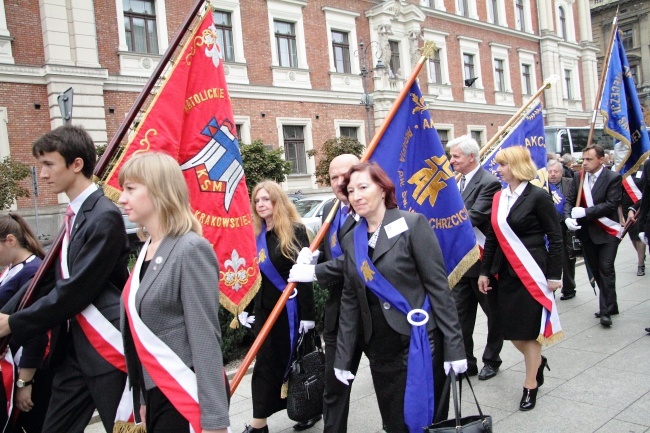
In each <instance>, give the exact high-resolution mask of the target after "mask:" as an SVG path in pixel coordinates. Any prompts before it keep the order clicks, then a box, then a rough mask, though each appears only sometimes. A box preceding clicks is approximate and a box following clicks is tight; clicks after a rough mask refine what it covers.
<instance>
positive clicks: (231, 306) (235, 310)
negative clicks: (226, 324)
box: [219, 272, 262, 329]
mask: <svg viewBox="0 0 650 433" xmlns="http://www.w3.org/2000/svg"><path fill="white" fill-rule="evenodd" d="M261 285H262V274H261V273H259V272H258V274H257V279H256V280H255V283H253V285H252V286H251V289H250V290H249V291H248V293H246V296H244V298H243V299H242V300H241V301H240V302H239V305H237V304H235V303H234V302H232V301H231V300H230V299H228V297H226V295H224V294H223V293H219V302H220V303H221V305H222V306H223V308H225V309H226V310H228V311H230V312H231V313H232V314H234V315H235V317H234V318H233V319H232V322H230V328H232V329H237V328H239V318H238V317H237V316H239V315H240V314H241V313H242V312H243V311H244V309H245V308H246V307H247V306H248V304H250V302H251V301H252V300H253V298H254V297H255V295H256V294H257V291H258V290H259V289H260V286H261Z"/></svg>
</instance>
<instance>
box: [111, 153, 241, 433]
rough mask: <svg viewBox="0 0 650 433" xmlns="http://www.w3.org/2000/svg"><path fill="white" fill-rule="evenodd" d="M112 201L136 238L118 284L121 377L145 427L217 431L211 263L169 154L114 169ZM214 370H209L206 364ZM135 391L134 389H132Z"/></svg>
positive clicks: (221, 392) (222, 394) (217, 339)
mask: <svg viewBox="0 0 650 433" xmlns="http://www.w3.org/2000/svg"><path fill="white" fill-rule="evenodd" d="M119 182H120V186H122V188H123V192H122V194H121V195H120V199H119V203H120V204H121V205H122V207H123V208H124V211H125V212H126V214H127V215H128V216H129V220H130V221H133V222H136V223H138V225H139V227H140V233H139V235H142V238H143V240H145V239H146V241H145V244H144V246H143V247H142V250H141V251H140V255H139V257H138V260H137V262H136V264H135V267H134V268H133V271H132V273H131V277H130V278H129V280H128V281H127V283H126V286H125V288H124V292H123V294H122V315H121V329H122V334H123V337H124V352H125V355H126V360H127V369H128V373H129V382H130V384H131V386H132V387H133V388H134V393H141V395H143V396H144V402H145V404H144V405H143V407H141V410H140V414H141V417H142V419H143V420H146V421H145V422H146V427H147V431H148V432H150V433H151V432H153V433H160V432H169V433H171V432H189V431H190V426H191V427H192V428H193V429H194V431H197V432H199V431H202V432H203V433H225V432H226V431H227V428H228V426H229V424H230V421H229V417H228V399H229V392H228V389H227V383H226V381H225V376H224V375H221V374H219V372H222V371H223V357H222V352H221V330H220V328H219V320H218V317H217V314H218V311H219V284H218V281H219V265H218V262H217V259H216V256H215V254H214V250H213V249H212V247H211V245H210V243H209V242H208V241H207V240H205V239H204V238H202V237H201V225H200V223H199V222H198V220H197V219H196V218H195V217H194V215H193V214H192V211H191V209H190V205H189V194H188V190H187V185H186V184H185V179H184V178H183V174H182V171H181V169H180V167H179V166H178V163H177V162H176V160H174V159H173V158H172V157H171V156H168V155H166V154H163V153H144V154H140V155H136V156H134V157H132V158H131V159H130V160H129V161H127V162H126V163H125V164H124V166H123V167H122V169H121V170H120V173H119ZM215 373H216V374H215ZM136 395H137V394H136Z"/></svg>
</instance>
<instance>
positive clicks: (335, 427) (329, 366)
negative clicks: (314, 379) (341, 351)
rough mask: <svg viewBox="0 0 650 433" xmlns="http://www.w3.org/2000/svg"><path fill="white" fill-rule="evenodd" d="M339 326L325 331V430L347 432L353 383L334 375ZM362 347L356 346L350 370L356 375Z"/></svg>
mask: <svg viewBox="0 0 650 433" xmlns="http://www.w3.org/2000/svg"><path fill="white" fill-rule="evenodd" d="M337 334H338V326H337V327H336V328H335V329H334V330H333V331H332V332H324V333H323V340H325V393H324V394H323V424H324V425H323V432H325V433H346V432H347V431H348V413H349V412H350V393H351V392H352V384H350V385H349V386H348V385H345V384H343V383H341V382H340V381H339V380H338V379H337V378H336V376H334V358H335V357H336V336H337ZM361 353H362V352H361V348H360V347H359V346H357V347H356V349H355V351H354V356H353V358H352V364H351V366H350V371H351V372H352V374H354V375H356V374H357V371H358V369H359V361H360V360H361Z"/></svg>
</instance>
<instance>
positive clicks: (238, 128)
mask: <svg viewBox="0 0 650 433" xmlns="http://www.w3.org/2000/svg"><path fill="white" fill-rule="evenodd" d="M242 126H243V125H242V124H241V123H238V124H236V125H235V129H237V141H239V143H241V128H242Z"/></svg>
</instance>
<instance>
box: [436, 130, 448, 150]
mask: <svg viewBox="0 0 650 433" xmlns="http://www.w3.org/2000/svg"><path fill="white" fill-rule="evenodd" d="M436 132H438V138H440V143H441V144H442V147H443V148H446V147H447V143H449V132H450V131H449V130H448V129H440V128H436Z"/></svg>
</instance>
